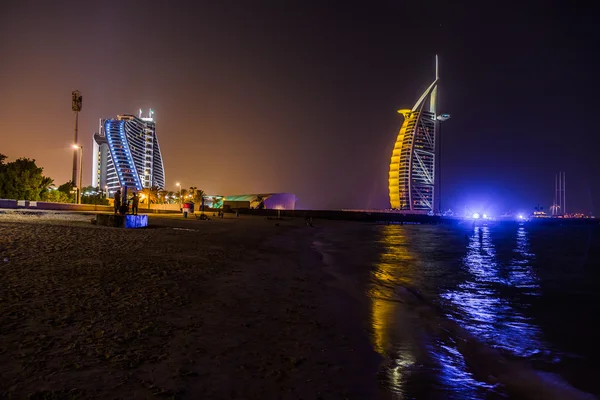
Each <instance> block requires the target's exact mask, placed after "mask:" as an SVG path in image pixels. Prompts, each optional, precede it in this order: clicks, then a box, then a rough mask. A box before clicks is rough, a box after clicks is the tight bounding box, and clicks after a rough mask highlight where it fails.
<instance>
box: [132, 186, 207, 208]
mask: <svg viewBox="0 0 600 400" xmlns="http://www.w3.org/2000/svg"><path fill="white" fill-rule="evenodd" d="M139 195H140V202H141V203H146V204H148V203H150V204H177V203H184V202H186V201H192V202H194V203H202V199H203V198H204V196H206V193H204V191H203V190H202V189H198V188H197V187H195V186H192V187H190V188H189V189H181V190H180V191H177V192H170V191H167V190H160V189H159V188H158V187H156V186H153V187H151V188H145V189H142V191H141V192H140V193H139Z"/></svg>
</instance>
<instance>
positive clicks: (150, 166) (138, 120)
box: [92, 110, 165, 197]
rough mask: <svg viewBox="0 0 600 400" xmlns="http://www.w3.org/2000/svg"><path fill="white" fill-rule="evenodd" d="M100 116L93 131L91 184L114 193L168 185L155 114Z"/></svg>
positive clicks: (160, 187)
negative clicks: (153, 115)
mask: <svg viewBox="0 0 600 400" xmlns="http://www.w3.org/2000/svg"><path fill="white" fill-rule="evenodd" d="M152 114H153V112H152V110H150V115H149V116H148V117H142V116H141V110H140V115H139V117H136V116H133V115H118V116H117V117H116V118H114V119H101V120H100V132H99V133H96V134H94V153H93V154H94V159H93V166H92V185H93V186H96V187H99V188H100V189H101V190H103V191H104V190H108V193H109V194H110V196H111V197H112V195H113V194H114V193H115V192H116V191H117V190H118V189H120V188H123V187H125V186H127V188H128V190H130V191H131V190H134V191H138V190H142V189H143V188H148V187H153V186H156V187H158V188H159V189H164V188H165V170H164V167H163V162H162V156H161V153H160V146H159V144H158V138H157V136H156V125H155V123H154V118H153V117H152Z"/></svg>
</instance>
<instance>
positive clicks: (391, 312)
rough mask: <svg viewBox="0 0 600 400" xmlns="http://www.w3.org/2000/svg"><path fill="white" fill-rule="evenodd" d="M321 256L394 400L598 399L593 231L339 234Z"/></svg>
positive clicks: (596, 240) (597, 257) (367, 228)
mask: <svg viewBox="0 0 600 400" xmlns="http://www.w3.org/2000/svg"><path fill="white" fill-rule="evenodd" d="M315 245H316V248H317V249H318V250H319V251H320V252H321V253H322V254H323V259H324V261H325V262H326V263H327V264H328V265H329V266H330V269H331V272H332V273H333V274H334V275H335V276H337V277H338V278H339V282H340V283H339V285H340V286H341V288H342V289H344V290H347V291H348V292H349V293H352V294H353V296H355V297H356V298H357V299H359V300H360V304H362V305H364V306H362V308H361V309H360V310H357V315H360V320H361V321H362V323H363V325H364V328H365V329H366V330H367V331H368V332H369V337H370V341H371V345H372V347H373V349H374V350H375V351H377V352H378V353H379V354H380V355H381V357H382V359H383V362H382V365H381V367H380V370H379V375H378V379H379V387H380V388H381V390H382V392H385V393H387V394H388V395H390V396H392V397H395V398H418V399H421V398H422V399H437V398H440V399H446V398H448V399H452V398H455V399H480V398H481V399H495V398H521V397H522V398H594V396H598V395H600V366H599V364H598V361H597V360H598V359H599V357H600V345H599V342H598V341H599V340H600V324H598V318H599V316H600V227H598V226H570V227H567V226H540V225H537V224H534V223H531V222H524V223H520V224H519V223H492V222H490V223H489V224H476V225H475V224H473V223H472V222H465V223H458V224H454V225H402V226H401V225H361V224H346V225H345V226H344V227H340V228H338V229H333V230H324V231H323V232H321V233H320V234H319V237H318V241H317V242H316V243H315Z"/></svg>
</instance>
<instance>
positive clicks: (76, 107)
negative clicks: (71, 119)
mask: <svg viewBox="0 0 600 400" xmlns="http://www.w3.org/2000/svg"><path fill="white" fill-rule="evenodd" d="M71 96H72V101H71V108H72V109H73V111H75V140H74V141H73V143H75V144H77V143H79V137H78V130H79V111H81V105H82V97H81V94H80V93H79V90H75V91H73V92H71ZM73 149H74V150H73V176H72V177H71V182H73V184H75V181H76V180H77V153H78V152H77V150H78V148H77V147H76V146H73Z"/></svg>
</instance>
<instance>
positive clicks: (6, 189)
mask: <svg viewBox="0 0 600 400" xmlns="http://www.w3.org/2000/svg"><path fill="white" fill-rule="evenodd" d="M6 158H7V157H6V156H5V155H4V154H0V199H19V200H43V199H44V196H45V195H46V193H47V192H48V188H49V187H50V186H51V185H52V183H53V180H52V179H51V178H48V177H47V176H44V175H43V174H42V173H43V169H42V168H40V167H38V166H37V165H35V160H30V159H28V158H19V159H18V160H15V161H13V162H8V163H7V162H5V161H6Z"/></svg>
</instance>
